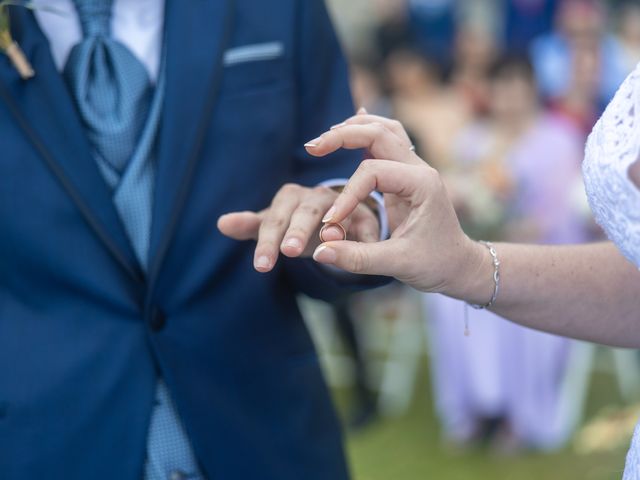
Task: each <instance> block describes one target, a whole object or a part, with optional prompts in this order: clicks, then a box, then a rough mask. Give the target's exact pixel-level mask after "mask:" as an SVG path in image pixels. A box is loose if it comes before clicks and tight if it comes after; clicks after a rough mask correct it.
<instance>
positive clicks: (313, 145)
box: [304, 137, 322, 148]
mask: <svg viewBox="0 0 640 480" xmlns="http://www.w3.org/2000/svg"><path fill="white" fill-rule="evenodd" d="M321 141H322V137H318V138H316V139H314V140H311V141H310V142H307V143H305V144H304V146H305V147H307V148H316V147H318V146H319V145H320V142H321Z"/></svg>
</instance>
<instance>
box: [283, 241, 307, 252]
mask: <svg viewBox="0 0 640 480" xmlns="http://www.w3.org/2000/svg"><path fill="white" fill-rule="evenodd" d="M282 246H283V247H289V248H295V249H296V250H299V249H301V248H302V242H301V241H300V240H298V239H297V238H288V239H286V240H285V241H284V242H283V244H282Z"/></svg>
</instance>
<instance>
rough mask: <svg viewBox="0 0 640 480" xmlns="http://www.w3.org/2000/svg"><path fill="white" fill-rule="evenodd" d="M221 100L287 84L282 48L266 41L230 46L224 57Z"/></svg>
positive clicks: (286, 69)
mask: <svg viewBox="0 0 640 480" xmlns="http://www.w3.org/2000/svg"><path fill="white" fill-rule="evenodd" d="M223 65H224V74H223V75H224V76H223V81H222V90H221V95H222V96H223V97H227V96H236V95H243V94H250V93H255V92H259V91H262V90H267V91H268V90H270V89H277V88H281V87H283V86H286V85H287V84H289V83H291V74H290V71H291V68H290V62H289V61H288V60H287V56H286V52H285V49H284V45H283V44H282V43H280V42H266V43H259V44H253V45H244V46H240V47H232V48H230V49H229V50H227V51H226V52H225V54H224V61H223Z"/></svg>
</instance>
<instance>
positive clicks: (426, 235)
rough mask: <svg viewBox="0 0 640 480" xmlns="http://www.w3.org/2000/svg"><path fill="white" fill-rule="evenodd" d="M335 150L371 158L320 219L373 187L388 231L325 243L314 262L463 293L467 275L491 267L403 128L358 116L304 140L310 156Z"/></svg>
mask: <svg viewBox="0 0 640 480" xmlns="http://www.w3.org/2000/svg"><path fill="white" fill-rule="evenodd" d="M339 148H350V149H351V148H366V149H368V150H369V152H370V154H371V156H372V157H373V159H372V160H365V161H364V162H362V164H361V165H360V167H359V168H358V170H357V171H356V172H355V174H354V175H353V176H352V177H351V179H350V181H349V183H348V184H347V186H346V187H345V189H344V191H343V192H342V193H341V194H340V196H339V197H338V198H337V199H336V201H335V202H334V204H333V206H332V207H331V209H329V211H328V213H327V215H326V216H325V218H324V221H325V222H342V221H343V220H344V219H345V218H347V217H348V216H349V215H350V213H351V212H352V211H353V210H354V208H356V207H357V206H358V205H359V204H360V202H361V201H362V200H364V199H366V198H367V197H368V195H369V194H370V193H371V192H372V191H380V192H382V193H384V194H385V201H386V203H387V209H388V213H389V217H390V225H391V229H392V235H391V238H390V239H389V240H386V241H383V242H376V243H370V244H362V243H357V242H352V241H332V242H327V243H324V244H323V245H321V246H320V247H319V248H318V249H317V250H316V251H315V253H314V258H315V260H316V261H318V262H320V263H324V264H331V265H335V266H337V267H339V268H342V269H344V270H347V271H350V272H354V273H364V274H375V275H388V276H393V277H395V278H397V279H398V280H400V281H402V282H404V283H407V284H409V285H411V286H413V287H415V288H417V289H419V290H423V291H431V292H441V293H447V294H449V295H452V296H458V297H460V298H463V297H464V294H465V290H466V289H467V285H466V283H467V282H468V281H469V279H470V278H472V277H475V276H476V275H477V274H478V273H479V270H482V272H484V270H485V269H486V268H491V267H490V266H491V261H490V259H488V257H487V252H486V251H485V250H486V249H485V248H484V247H482V246H480V245H478V244H477V243H476V242H473V241H472V240H470V239H469V238H468V237H467V236H466V235H465V234H464V232H463V231H462V229H461V227H460V223H459V222H458V218H457V216H456V214H455V211H454V209H453V206H452V205H451V202H450V200H449V197H448V195H447V191H446V189H445V186H444V184H443V182H442V180H441V178H440V175H439V174H438V172H437V171H436V170H434V169H433V168H431V167H430V166H429V165H427V164H426V163H425V162H424V161H423V160H422V159H420V157H418V156H417V155H416V154H415V152H413V149H412V148H411V142H410V140H409V137H408V136H407V134H406V133H405V131H404V128H402V126H401V125H400V124H399V123H398V122H395V121H393V120H388V119H385V118H382V117H376V116H373V115H368V114H365V113H359V114H358V115H356V116H355V117H352V118H351V119H349V120H347V121H346V122H345V123H344V124H341V125H338V126H336V127H334V128H333V129H332V130H331V131H329V132H327V133H325V134H324V135H322V137H320V138H318V139H316V140H313V141H311V142H309V144H307V149H308V152H309V153H310V154H311V155H315V156H324V155H327V154H329V153H331V152H334V151H335V150H337V149H339ZM487 294H488V298H490V296H491V292H490V291H489V292H487Z"/></svg>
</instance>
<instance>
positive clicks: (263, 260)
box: [255, 255, 271, 270]
mask: <svg viewBox="0 0 640 480" xmlns="http://www.w3.org/2000/svg"><path fill="white" fill-rule="evenodd" d="M255 267H256V269H258V270H267V269H269V268H271V259H269V257H267V256H265V255H263V256H261V257H258V259H257V260H256V263H255Z"/></svg>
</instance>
